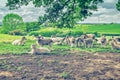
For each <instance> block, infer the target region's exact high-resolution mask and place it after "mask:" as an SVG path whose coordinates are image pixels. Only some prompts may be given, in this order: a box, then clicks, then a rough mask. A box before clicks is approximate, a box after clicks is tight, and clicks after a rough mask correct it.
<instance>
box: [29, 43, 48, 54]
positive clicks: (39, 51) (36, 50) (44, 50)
mask: <svg viewBox="0 0 120 80" xmlns="http://www.w3.org/2000/svg"><path fill="white" fill-rule="evenodd" d="M31 49H32V50H31V52H28V53H30V54H36V55H39V54H45V53H50V50H49V49H47V48H44V47H41V48H37V47H36V45H35V44H32V45H31Z"/></svg>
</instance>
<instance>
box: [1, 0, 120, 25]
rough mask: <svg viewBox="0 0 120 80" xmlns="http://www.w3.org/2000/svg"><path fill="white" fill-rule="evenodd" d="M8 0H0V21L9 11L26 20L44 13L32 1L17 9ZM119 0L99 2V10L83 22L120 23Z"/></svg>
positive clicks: (33, 18) (34, 19)
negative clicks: (10, 8)
mask: <svg viewBox="0 0 120 80" xmlns="http://www.w3.org/2000/svg"><path fill="white" fill-rule="evenodd" d="M6 2H7V0H0V3H1V4H0V22H2V19H3V17H4V16H5V15H6V14H8V13H15V14H18V15H20V16H22V17H23V20H24V21H25V22H32V21H37V20H38V17H39V16H40V15H43V14H44V10H43V9H44V8H35V7H34V6H33V4H32V3H30V4H29V5H28V6H22V7H21V8H19V9H17V10H9V9H8V7H5V3H6ZM116 3H117V0H104V3H102V4H98V11H95V12H93V15H92V16H90V17H88V18H87V19H85V20H84V21H82V23H120V12H119V11H117V10H116V8H115V4H116Z"/></svg>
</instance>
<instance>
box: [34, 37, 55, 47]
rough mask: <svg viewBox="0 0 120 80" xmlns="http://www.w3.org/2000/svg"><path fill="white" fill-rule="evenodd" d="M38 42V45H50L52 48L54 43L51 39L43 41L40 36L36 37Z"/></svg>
mask: <svg viewBox="0 0 120 80" xmlns="http://www.w3.org/2000/svg"><path fill="white" fill-rule="evenodd" d="M36 40H37V44H39V45H40V46H44V45H49V46H50V47H52V43H53V41H52V40H51V39H43V37H42V38H41V37H40V36H38V37H36Z"/></svg>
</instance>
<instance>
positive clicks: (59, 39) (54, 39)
mask: <svg viewBox="0 0 120 80" xmlns="http://www.w3.org/2000/svg"><path fill="white" fill-rule="evenodd" d="M50 39H51V40H52V41H53V43H54V44H62V41H63V39H64V38H62V37H55V36H51V38H50Z"/></svg>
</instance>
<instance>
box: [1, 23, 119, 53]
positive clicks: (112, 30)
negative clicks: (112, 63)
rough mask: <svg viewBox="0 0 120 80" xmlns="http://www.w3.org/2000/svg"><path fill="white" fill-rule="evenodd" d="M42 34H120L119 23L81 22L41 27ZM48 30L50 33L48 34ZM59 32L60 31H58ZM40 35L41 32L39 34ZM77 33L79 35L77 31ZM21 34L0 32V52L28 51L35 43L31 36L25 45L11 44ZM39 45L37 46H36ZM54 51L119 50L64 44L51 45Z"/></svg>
mask: <svg viewBox="0 0 120 80" xmlns="http://www.w3.org/2000/svg"><path fill="white" fill-rule="evenodd" d="M38 31H41V32H42V33H43V34H46V33H47V35H50V34H52V32H54V34H56V33H57V32H58V33H57V34H60V35H61V34H63V35H66V34H67V33H68V32H70V31H72V34H74V32H77V31H82V32H84V33H86V32H87V33H89V32H98V33H100V34H120V24H92V25H91V24H89V25H85V24H84V25H83V24H81V25H80V24H77V25H76V26H75V27H74V28H72V29H69V28H62V29H58V28H41V29H40V30H38ZM49 32H50V34H49ZM59 32H60V33H59ZM40 35H41V34H40ZM77 35H80V34H79V33H77ZM21 37H22V36H12V35H6V34H0V54H24V53H27V52H29V51H30V45H31V44H32V43H35V44H36V42H35V40H32V37H30V36H26V37H27V42H26V44H25V46H14V45H12V44H11V43H12V41H14V40H16V39H20V38H21ZM38 47H39V46H38ZM46 47H48V46H46ZM53 49H54V51H53V52H52V54H58V53H60V54H63V55H64V54H67V53H66V52H65V51H70V50H77V51H90V52H118V53H120V51H119V50H111V47H110V46H107V48H102V47H99V48H86V49H85V48H71V47H70V46H66V45H53Z"/></svg>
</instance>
